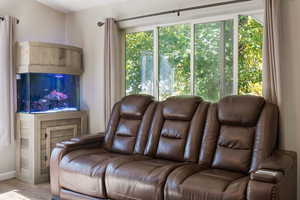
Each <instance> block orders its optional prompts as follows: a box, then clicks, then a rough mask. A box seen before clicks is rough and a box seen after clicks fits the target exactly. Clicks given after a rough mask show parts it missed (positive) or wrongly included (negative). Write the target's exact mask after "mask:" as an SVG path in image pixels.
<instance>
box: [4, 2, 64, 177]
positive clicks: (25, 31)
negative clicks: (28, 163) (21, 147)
mask: <svg viewBox="0 0 300 200" xmlns="http://www.w3.org/2000/svg"><path fill="white" fill-rule="evenodd" d="M0 15H11V16H15V17H17V18H18V19H20V24H18V25H17V30H16V39H17V41H26V40H33V41H45V42H58V43H64V42H65V15H64V14H62V13H60V12H57V11H54V10H53V9H50V8H48V7H46V6H43V5H41V4H39V3H37V2H35V1H33V0H0ZM0 155H1V159H0V179H1V178H2V176H1V175H2V174H3V173H7V172H12V171H14V170H15V146H14V145H10V146H8V147H0ZM11 174H12V173H9V175H11ZM6 175H7V174H6Z"/></svg>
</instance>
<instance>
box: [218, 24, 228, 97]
mask: <svg viewBox="0 0 300 200" xmlns="http://www.w3.org/2000/svg"><path fill="white" fill-rule="evenodd" d="M224 32H225V22H224V21H222V22H220V52H219V53H220V54H219V56H220V60H219V67H220V85H219V87H220V97H224V96H225V64H226V61H225V38H224Z"/></svg>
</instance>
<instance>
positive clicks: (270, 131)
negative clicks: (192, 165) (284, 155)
mask: <svg viewBox="0 0 300 200" xmlns="http://www.w3.org/2000/svg"><path fill="white" fill-rule="evenodd" d="M271 113H272V116H271ZM266 115H267V116H268V117H269V119H267V117H266ZM272 123H274V124H272ZM277 123H278V111H277V107H276V106H274V105H272V104H270V103H267V102H265V100H264V99H263V98H262V97H256V96H229V97H225V98H223V99H222V100H220V102H219V103H218V104H214V105H212V106H211V107H210V110H209V114H208V121H207V124H206V129H205V133H204V137H203V141H202V144H203V145H202V149H201V151H200V159H199V162H200V163H201V164H206V165H209V166H212V167H214V168H220V169H227V170H231V171H238V172H243V173H248V172H249V171H251V170H254V169H255V168H257V164H258V163H259V162H260V161H261V159H263V158H265V157H266V156H268V155H269V154H270V153H271V152H272V150H273V148H274V146H275V142H276V137H277V135H276V134H277Z"/></svg>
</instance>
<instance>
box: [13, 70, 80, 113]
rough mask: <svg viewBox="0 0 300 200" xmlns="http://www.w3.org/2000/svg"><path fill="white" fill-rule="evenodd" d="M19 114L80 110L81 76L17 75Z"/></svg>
mask: <svg viewBox="0 0 300 200" xmlns="http://www.w3.org/2000/svg"><path fill="white" fill-rule="evenodd" d="M17 93H18V97H17V98H18V112H25V113H49V112H60V111H76V110H79V76H76V75H67V74H46V73H26V74H17Z"/></svg>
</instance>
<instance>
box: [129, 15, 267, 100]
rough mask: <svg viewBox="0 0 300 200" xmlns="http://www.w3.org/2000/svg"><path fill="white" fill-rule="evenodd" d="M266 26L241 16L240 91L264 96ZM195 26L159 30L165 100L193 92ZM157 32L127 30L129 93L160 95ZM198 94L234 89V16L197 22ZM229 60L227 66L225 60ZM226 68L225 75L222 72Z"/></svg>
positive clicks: (210, 95)
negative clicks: (155, 52) (155, 56)
mask: <svg viewBox="0 0 300 200" xmlns="http://www.w3.org/2000/svg"><path fill="white" fill-rule="evenodd" d="M262 33H263V26H262V25H261V24H260V23H258V22H257V21H256V20H255V19H253V18H252V17H248V16H240V20H239V57H238V61H239V65H238V68H239V69H238V72H239V74H238V94H241V95H242V94H255V95H261V94H262V70H261V68H262V42H263V38H262V37H263V34H262ZM191 35H192V34H191V26H190V25H188V24H183V25H174V26H168V27H161V28H159V35H158V36H159V75H158V77H159V98H160V100H163V99H165V98H167V97H168V96H171V95H185V94H191V93H192V91H191V83H190V82H191V70H190V62H191V59H190V58H191ZM153 38H154V34H153V31H146V32H137V33H129V34H126V66H125V67H126V94H127V95H128V94H139V93H148V94H152V95H153V94H154V91H153V88H154V80H153V49H154V47H153V46H154V44H153V42H154V39H153ZM194 48H195V55H194V59H195V64H194V66H195V67H194V71H195V72H194V84H195V85H194V91H195V95H198V96H201V97H203V98H204V99H206V100H210V101H217V100H218V99H219V98H221V97H222V96H226V95H230V94H232V93H233V20H227V21H220V22H214V23H207V24H196V25H195V44H194ZM222 63H223V64H222ZM221 72H223V73H221Z"/></svg>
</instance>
